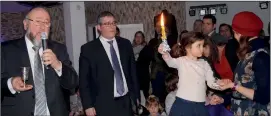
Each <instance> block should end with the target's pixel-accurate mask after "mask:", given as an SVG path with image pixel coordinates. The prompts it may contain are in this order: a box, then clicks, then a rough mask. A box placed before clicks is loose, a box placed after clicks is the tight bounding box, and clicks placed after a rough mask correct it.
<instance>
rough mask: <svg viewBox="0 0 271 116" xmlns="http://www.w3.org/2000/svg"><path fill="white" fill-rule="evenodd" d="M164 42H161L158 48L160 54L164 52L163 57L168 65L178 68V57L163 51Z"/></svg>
mask: <svg viewBox="0 0 271 116" xmlns="http://www.w3.org/2000/svg"><path fill="white" fill-rule="evenodd" d="M163 47H164V46H163V44H160V46H159V48H158V52H159V53H160V54H162V57H163V59H164V61H165V62H166V63H167V65H168V66H169V67H171V68H178V67H179V65H178V64H179V63H178V60H177V58H172V57H171V56H170V54H169V53H168V52H163Z"/></svg>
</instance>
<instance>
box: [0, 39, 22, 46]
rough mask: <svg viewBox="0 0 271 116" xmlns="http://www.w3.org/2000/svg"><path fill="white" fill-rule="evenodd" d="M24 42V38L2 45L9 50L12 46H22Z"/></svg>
mask: <svg viewBox="0 0 271 116" xmlns="http://www.w3.org/2000/svg"><path fill="white" fill-rule="evenodd" d="M23 42H24V38H20V39H15V40H9V41H5V42H2V43H1V48H8V47H12V46H16V45H17V44H21V43H23Z"/></svg>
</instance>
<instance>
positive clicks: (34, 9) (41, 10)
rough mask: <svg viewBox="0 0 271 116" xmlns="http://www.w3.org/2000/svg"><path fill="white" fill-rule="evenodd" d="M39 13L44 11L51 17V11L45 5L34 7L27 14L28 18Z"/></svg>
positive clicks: (44, 13)
mask: <svg viewBox="0 0 271 116" xmlns="http://www.w3.org/2000/svg"><path fill="white" fill-rule="evenodd" d="M39 13H42V14H43V15H46V16H47V17H49V19H50V15H49V12H48V11H47V10H46V9H45V8H44V7H35V8H33V9H31V10H30V11H29V12H28V13H27V15H26V18H31V17H33V16H35V15H37V14H39Z"/></svg>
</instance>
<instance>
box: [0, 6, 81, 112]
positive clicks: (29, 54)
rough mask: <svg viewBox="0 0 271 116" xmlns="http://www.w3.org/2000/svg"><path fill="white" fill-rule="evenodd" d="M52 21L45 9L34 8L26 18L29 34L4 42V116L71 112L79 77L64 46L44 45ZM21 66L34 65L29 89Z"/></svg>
mask: <svg viewBox="0 0 271 116" xmlns="http://www.w3.org/2000/svg"><path fill="white" fill-rule="evenodd" d="M50 21H51V20H50V16H49V13H48V12H47V11H46V10H45V9H44V8H41V7H38V8H34V9H32V10H31V11H30V12H29V13H28V14H27V16H26V18H25V19H24V21H23V23H24V29H25V30H26V34H25V37H23V38H21V39H17V40H12V41H8V42H4V43H2V44H1V45H2V48H1V49H2V50H1V56H2V58H1V76H2V77H1V81H2V82H1V84H2V85H1V91H2V96H1V97H2V98H1V100H2V102H1V111H2V112H1V114H2V116H31V115H43V116H45V115H47V116H48V115H51V116H67V115H68V114H69V105H70V104H69V96H70V94H71V93H74V92H75V89H76V88H77V86H78V76H77V74H76V72H75V70H74V69H73V67H72V66H71V61H70V60H69V55H68V53H67V50H66V47H65V46H64V45H62V44H59V43H56V42H52V41H47V42H48V49H46V50H43V48H41V47H40V46H41V33H42V32H45V33H46V35H48V32H49V28H50ZM41 59H42V61H41ZM44 65H46V66H47V68H46V67H45V66H44ZM21 67H29V68H30V69H29V76H28V80H27V81H26V87H25V88H24V82H23V80H22V78H21V76H22V75H21Z"/></svg>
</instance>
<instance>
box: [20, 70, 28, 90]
mask: <svg viewBox="0 0 271 116" xmlns="http://www.w3.org/2000/svg"><path fill="white" fill-rule="evenodd" d="M29 69H30V67H21V73H22V74H21V78H22V80H23V81H24V88H25V82H26V81H27V80H28V75H29Z"/></svg>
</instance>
